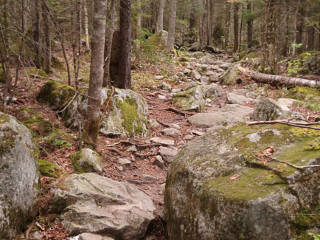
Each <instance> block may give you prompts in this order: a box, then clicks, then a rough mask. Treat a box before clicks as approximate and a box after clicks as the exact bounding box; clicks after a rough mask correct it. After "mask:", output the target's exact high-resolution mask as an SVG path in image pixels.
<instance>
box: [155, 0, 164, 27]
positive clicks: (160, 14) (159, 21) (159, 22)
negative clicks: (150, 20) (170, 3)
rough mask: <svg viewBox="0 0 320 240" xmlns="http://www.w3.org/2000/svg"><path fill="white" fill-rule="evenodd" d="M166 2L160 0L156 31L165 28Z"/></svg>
mask: <svg viewBox="0 0 320 240" xmlns="http://www.w3.org/2000/svg"><path fill="white" fill-rule="evenodd" d="M165 4H166V0H159V11H158V17H157V26H156V32H161V31H162V30H163V12H164V6H165Z"/></svg>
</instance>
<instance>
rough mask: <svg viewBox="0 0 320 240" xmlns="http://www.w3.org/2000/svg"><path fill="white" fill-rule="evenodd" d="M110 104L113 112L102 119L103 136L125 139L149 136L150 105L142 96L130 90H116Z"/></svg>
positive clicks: (101, 130)
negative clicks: (148, 117)
mask: <svg viewBox="0 0 320 240" xmlns="http://www.w3.org/2000/svg"><path fill="white" fill-rule="evenodd" d="M107 90H108V89H103V90H102V91H107ZM109 92H110V90H109ZM110 104H111V106H110V108H111V109H112V111H111V112H110V113H109V114H107V115H104V116H103V118H102V122H101V129H100V132H101V133H102V134H104V135H111V136H123V137H132V136H146V135H147V133H148V130H147V123H148V121H147V114H148V104H147V102H146V100H145V99H144V98H143V97H142V96H141V95H140V94H138V93H136V92H134V91H132V90H129V89H115V92H114V95H113V96H112V101H111V102H110Z"/></svg>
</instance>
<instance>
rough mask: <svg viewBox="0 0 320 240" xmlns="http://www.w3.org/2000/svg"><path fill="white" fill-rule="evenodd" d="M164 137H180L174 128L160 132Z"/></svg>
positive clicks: (179, 133)
mask: <svg viewBox="0 0 320 240" xmlns="http://www.w3.org/2000/svg"><path fill="white" fill-rule="evenodd" d="M161 132H162V133H163V134H164V135H166V136H171V137H177V136H180V135H181V132H180V131H179V130H178V129H175V128H165V129H163V130H162V131H161Z"/></svg>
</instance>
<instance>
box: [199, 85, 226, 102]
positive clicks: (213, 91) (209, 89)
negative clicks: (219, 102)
mask: <svg viewBox="0 0 320 240" xmlns="http://www.w3.org/2000/svg"><path fill="white" fill-rule="evenodd" d="M202 91H203V94H204V96H205V97H206V98H212V99H215V98H218V97H221V96H222V93H223V91H222V88H221V87H220V86H219V85H218V84H215V83H211V84H209V85H203V86H202Z"/></svg>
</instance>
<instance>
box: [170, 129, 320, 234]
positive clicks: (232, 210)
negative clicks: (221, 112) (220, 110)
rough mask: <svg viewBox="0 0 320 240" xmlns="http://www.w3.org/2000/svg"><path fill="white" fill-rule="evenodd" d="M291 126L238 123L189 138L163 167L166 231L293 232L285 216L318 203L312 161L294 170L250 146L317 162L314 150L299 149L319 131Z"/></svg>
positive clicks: (295, 160)
mask: <svg viewBox="0 0 320 240" xmlns="http://www.w3.org/2000/svg"><path fill="white" fill-rule="evenodd" d="M296 131H297V128H295V127H289V126H283V125H273V126H268V125H267V126H250V127H249V126H246V124H243V123H240V124H237V125H235V126H233V127H230V128H228V129H224V128H223V129H221V130H214V131H212V132H210V133H208V134H206V135H204V136H203V137H201V138H198V139H196V140H193V141H191V142H190V143H189V144H188V145H187V146H186V147H185V148H183V149H182V150H181V151H180V153H178V155H177V156H176V158H175V160H174V161H173V163H172V164H171V166H170V169H169V173H168V178H167V183H166V192H165V206H166V217H167V221H168V225H167V226H168V232H169V239H175V240H179V239H190V240H193V239H197V240H202V239H211V240H215V239H217V240H218V239H262V240H272V239H291V238H294V237H295V236H296V235H295V234H296V233H295V229H294V228H295V227H294V225H293V224H292V222H294V221H295V219H296V217H297V216H298V215H299V213H300V212H301V211H302V209H304V210H305V209H310V206H312V205H314V204H319V196H318V190H317V189H318V185H319V184H318V183H319V180H320V172H319V168H310V169H308V170H306V171H301V172H296V169H294V168H292V167H290V166H288V165H286V164H282V163H279V162H275V161H272V162H269V163H267V164H266V165H265V164H264V163H263V162H262V161H260V160H259V159H257V154H259V153H262V152H263V151H264V150H265V149H266V148H267V147H270V146H274V148H275V150H276V152H275V153H274V155H273V157H274V158H275V159H278V160H282V161H286V162H288V163H291V164H294V165H308V164H319V163H320V151H319V150H306V149H305V146H307V145H308V144H309V142H310V140H312V139H314V138H315V137H317V136H318V134H319V133H315V132H313V131H311V130H309V129H304V130H303V131H304V132H302V133H301V132H300V131H299V135H298V134H297V133H296ZM252 134H256V136H255V138H254V139H253V138H252ZM257 136H258V137H257ZM298 136H299V137H298Z"/></svg>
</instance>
